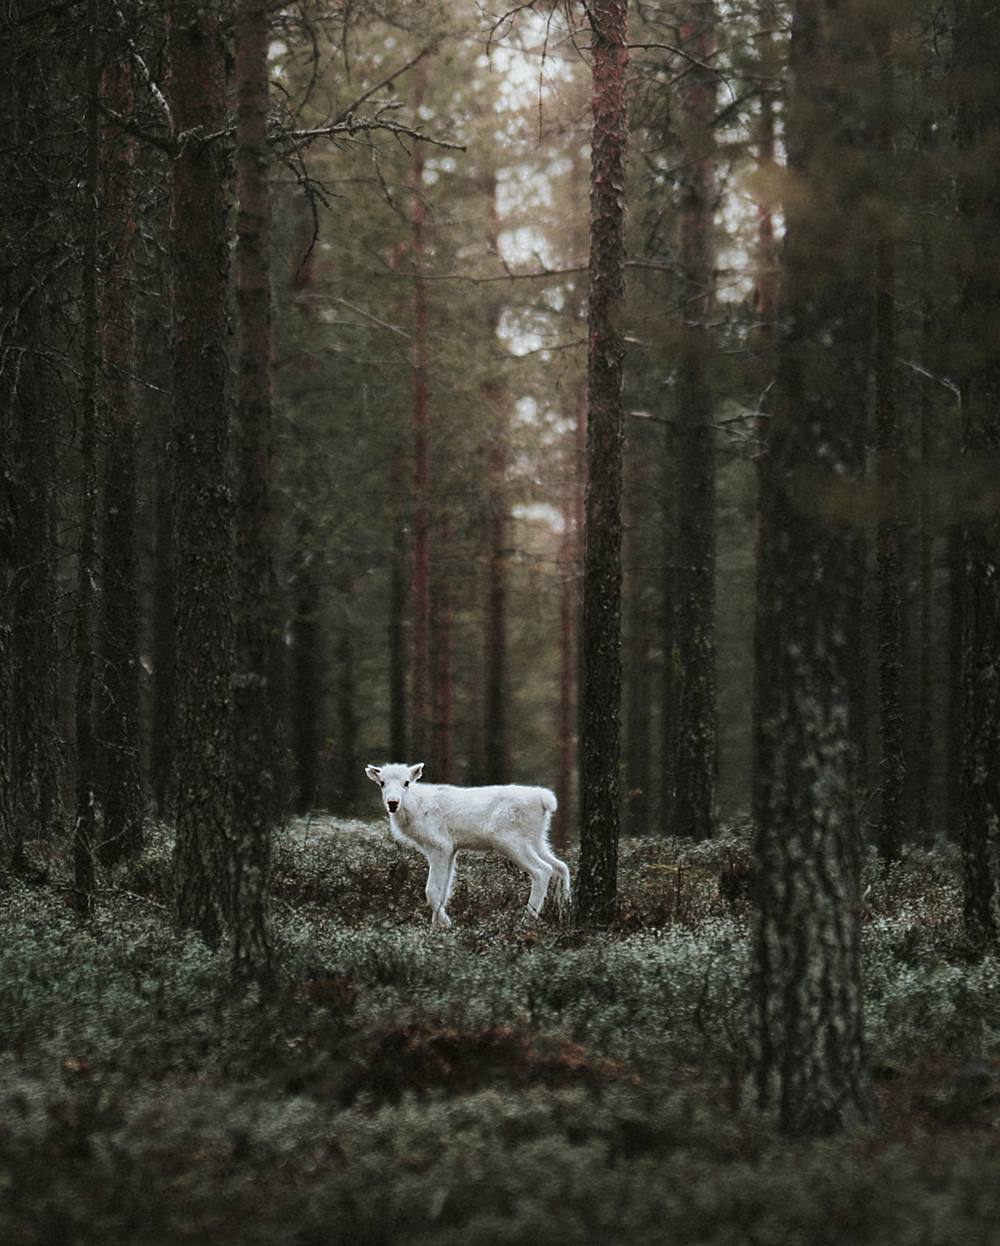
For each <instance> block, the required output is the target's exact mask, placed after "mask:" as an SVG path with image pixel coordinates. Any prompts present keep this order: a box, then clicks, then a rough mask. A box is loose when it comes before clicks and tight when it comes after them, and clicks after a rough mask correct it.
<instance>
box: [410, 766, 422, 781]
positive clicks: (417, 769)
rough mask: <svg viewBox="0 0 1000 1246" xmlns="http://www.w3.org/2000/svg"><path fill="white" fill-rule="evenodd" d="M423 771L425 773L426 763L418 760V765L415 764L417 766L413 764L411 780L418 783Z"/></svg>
mask: <svg viewBox="0 0 1000 1246" xmlns="http://www.w3.org/2000/svg"><path fill="white" fill-rule="evenodd" d="M423 773H424V763H423V762H422V761H418V762H417V763H416V765H415V766H411V767H410V779H411V781H412V782H413V783H416V781H417V780H418V779H419V778H420V776H421V775H422V774H423Z"/></svg>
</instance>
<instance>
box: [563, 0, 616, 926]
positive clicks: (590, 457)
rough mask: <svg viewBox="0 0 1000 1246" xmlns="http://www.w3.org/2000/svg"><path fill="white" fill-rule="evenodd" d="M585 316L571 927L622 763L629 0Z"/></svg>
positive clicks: (606, 40)
mask: <svg viewBox="0 0 1000 1246" xmlns="http://www.w3.org/2000/svg"><path fill="white" fill-rule="evenodd" d="M590 23H591V30H592V34H593V52H592V55H593V97H592V107H593V133H592V142H591V182H590V185H591V201H590V202H591V215H590V266H589V268H590V280H589V287H590V306H589V314H588V321H589V325H588V328H589V350H588V359H587V408H588V409H587V498H586V511H587V515H586V535H585V543H586V552H585V555H584V576H583V638H582V647H583V688H582V693H581V740H580V754H581V757H580V787H581V799H580V805H581V809H580V865H579V868H578V870H577V880H576V897H575V898H576V920H577V921H578V922H579V923H580V924H586V925H606V924H608V923H610V922H611V921H612V920H613V918H614V916H615V912H616V909H617V891H618V834H619V818H620V784H619V766H620V764H621V598H622V552H621V551H622V516H621V500H622V435H623V374H624V362H625V338H624V332H623V328H622V319H623V316H624V312H625V159H626V153H627V148H628V116H627V103H626V91H625V88H626V82H625V70H626V66H627V64H628V5H627V0H599V2H598V3H595V4H593V5H591V8H590Z"/></svg>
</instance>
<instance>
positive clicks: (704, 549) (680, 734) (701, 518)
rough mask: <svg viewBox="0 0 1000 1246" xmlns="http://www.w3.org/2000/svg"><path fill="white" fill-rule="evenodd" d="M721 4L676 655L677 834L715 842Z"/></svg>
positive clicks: (705, 178)
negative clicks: (713, 367)
mask: <svg viewBox="0 0 1000 1246" xmlns="http://www.w3.org/2000/svg"><path fill="white" fill-rule="evenodd" d="M715 25H716V13H715V2H714V0H690V3H689V5H688V8H687V11H686V13H685V15H684V20H683V25H682V46H683V48H684V50H685V52H687V53H688V55H689V56H690V57H692V60H691V62H689V63H686V64H685V70H684V76H683V78H682V81H681V85H680V97H681V101H682V110H683V120H684V125H685V129H686V131H687V141H686V144H685V151H684V153H683V154H684V159H683V163H682V166H681V173H680V237H679V242H678V253H679V258H680V267H681V307H682V322H681V333H680V359H679V361H678V368H677V434H676V439H675V445H676V455H677V491H678V497H677V566H676V571H675V583H676V590H675V591H676V603H677V604H676V614H675V618H674V628H675V636H674V645H675V647H676V651H677V670H676V675H675V684H674V695H675V696H676V697H677V749H676V761H675V769H674V774H675V792H674V802H673V820H672V830H673V833H674V834H676V835H685V836H690V837H691V838H693V839H706V838H708V837H709V836H710V835H711V834H712V825H713V818H714V812H715V792H716V786H717V782H718V727H717V722H716V696H715V687H716V683H715V434H714V430H713V428H712V413H713V397H712V391H711V384H710V380H709V377H710V362H711V360H710V353H711V343H710V339H709V333H710V330H709V329H708V327H707V326H708V322H709V319H710V313H711V308H712V303H713V294H714V284H715V279H714V267H715V259H714V246H713V239H712V229H713V218H714V212H715V177H714V165H713V155H712V151H713V147H714V136H713V134H712V129H711V127H712V120H713V117H714V114H715V109H716V85H717V80H718V76H717V74H716V72H715V71H714V70H713V69H712V68H711V65H710V63H709V62H710V61H711V59H712V56H713V53H714V51H715Z"/></svg>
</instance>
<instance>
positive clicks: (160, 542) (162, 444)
mask: <svg viewBox="0 0 1000 1246" xmlns="http://www.w3.org/2000/svg"><path fill="white" fill-rule="evenodd" d="M164 416H165V418H164V420H163V424H164V427H163V428H162V429H161V430H160V432H159V436H158V437H157V443H158V453H157V455H156V494H155V515H156V519H155V523H156V549H155V565H154V569H153V712H152V724H151V727H150V742H149V744H150V747H149V779H150V787H151V788H152V793H153V800H154V803H155V805H156V811H157V813H158V814H159V816H160V817H161V818H170V817H172V816H173V812H174V805H175V799H176V792H175V785H174V755H175V751H176V745H177V631H176V628H177V617H176V616H177V550H176V540H175V538H176V532H175V530H174V440H173V433H172V430H171V428H170V426H169V425H170V422H171V417H170V415H169V414H168V413H167V412H164Z"/></svg>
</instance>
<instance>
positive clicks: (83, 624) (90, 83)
mask: <svg viewBox="0 0 1000 1246" xmlns="http://www.w3.org/2000/svg"><path fill="white" fill-rule="evenodd" d="M97 22H98V5H97V0H88V3H87V28H86V49H87V51H86V58H87V117H86V181H85V188H86V200H87V206H86V208H85V217H84V237H83V306H82V318H83V334H82V337H83V359H82V361H81V393H80V537H79V544H78V547H77V597H76V620H75V629H74V631H75V642H76V644H75V649H76V715H75V717H76V821H75V824H74V831H73V888H74V899H75V906H76V910H77V912H78V913H79V914H80V915H81V916H86V915H87V914H89V913H90V911H91V908H92V906H93V902H94V849H95V841H96V832H97V819H96V801H97V740H96V737H95V733H94V656H95V655H94V608H95V596H96V591H95V589H96V581H97V375H98V358H97V352H98V316H99V305H98V288H97V276H98V274H97V264H98V231H99V226H100V218H99V211H100V208H99V203H100V123H99V120H98V109H99V104H100V101H99V93H100V89H99V82H100V68H99V65H98V59H97V58H98V48H97V38H98V35H97Z"/></svg>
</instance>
